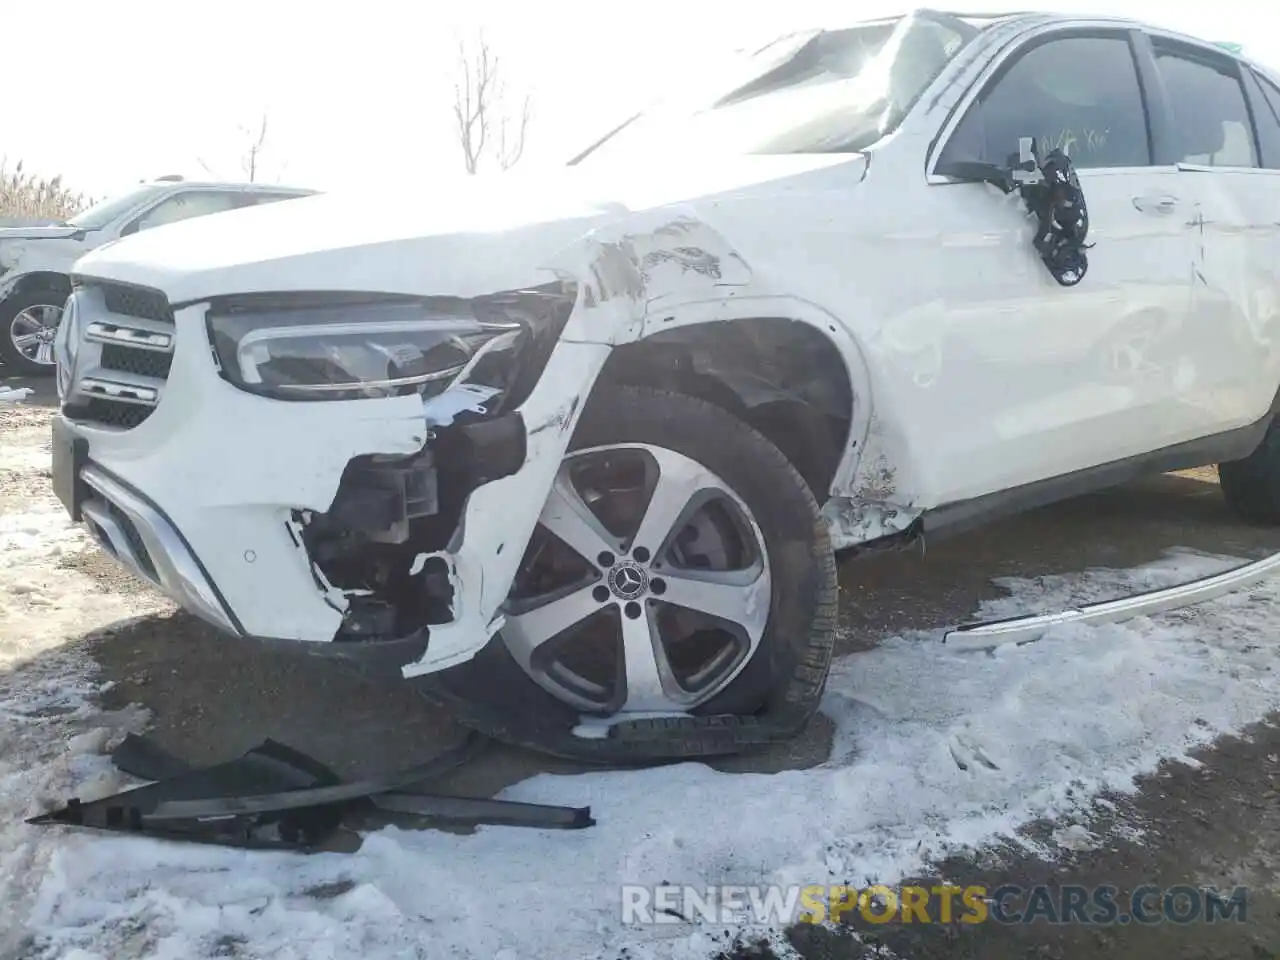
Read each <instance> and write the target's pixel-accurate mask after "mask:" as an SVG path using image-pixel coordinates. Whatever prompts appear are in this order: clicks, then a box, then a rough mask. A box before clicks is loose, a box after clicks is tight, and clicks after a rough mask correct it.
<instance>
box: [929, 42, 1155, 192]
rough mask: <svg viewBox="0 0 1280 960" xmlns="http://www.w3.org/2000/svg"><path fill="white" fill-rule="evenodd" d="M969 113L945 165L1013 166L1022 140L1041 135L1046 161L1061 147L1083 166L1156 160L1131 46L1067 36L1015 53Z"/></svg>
mask: <svg viewBox="0 0 1280 960" xmlns="http://www.w3.org/2000/svg"><path fill="white" fill-rule="evenodd" d="M1014 57H1015V58H1016V59H1014V60H1013V61H1012V63H1011V64H1009V65H1008V66H1007V67H1005V68H1003V69H1002V70H1000V71H999V72H998V73H997V74H996V79H995V81H994V83H992V84H990V85H989V86H988V87H987V89H986V90H984V91H983V93H982V95H981V96H980V97H979V98H978V99H977V100H976V101H975V102H974V103H973V104H972V105H971V106H970V107H969V110H968V112H967V113H966V114H965V116H964V118H963V119H962V120H961V121H960V125H959V126H957V127H956V130H955V133H954V134H953V135H952V137H951V139H950V141H948V143H947V147H946V149H945V151H944V152H943V157H942V162H943V163H954V162H968V163H975V162H976V163H984V164H993V165H995V166H998V167H1005V166H1007V165H1008V163H1009V158H1010V157H1011V156H1012V157H1016V156H1017V153H1018V141H1019V140H1020V139H1021V138H1023V137H1033V138H1034V139H1035V142H1036V149H1037V151H1038V152H1039V153H1040V154H1041V155H1043V154H1045V153H1048V152H1049V151H1050V150H1052V149H1054V148H1059V149H1061V150H1062V151H1063V152H1064V153H1066V154H1067V156H1069V157H1070V158H1071V160H1072V162H1073V163H1074V164H1075V165H1076V166H1077V167H1080V168H1088V167H1141V166H1147V165H1148V164H1150V162H1151V149H1150V140H1149V138H1148V135H1147V118H1146V111H1145V109H1144V107H1143V99H1142V88H1141V86H1140V84H1139V82H1138V70H1137V67H1136V65H1135V63H1134V59H1133V52H1132V50H1131V49H1130V47H1129V40H1128V38H1127V37H1125V36H1123V35H1119V34H1117V35H1115V36H1105V37H1104V36H1092V35H1090V36H1066V37H1059V38H1056V39H1052V40H1047V41H1043V42H1040V43H1037V44H1036V45H1035V46H1033V47H1031V48H1030V49H1029V50H1027V51H1026V52H1025V53H1021V54H1019V53H1015V54H1014Z"/></svg>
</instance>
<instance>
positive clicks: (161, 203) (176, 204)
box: [0, 177, 315, 376]
mask: <svg viewBox="0 0 1280 960" xmlns="http://www.w3.org/2000/svg"><path fill="white" fill-rule="evenodd" d="M314 192H315V191H313V190H304V189H300V188H296V187H282V186H278V185H265V184H258V183H246V184H239V183H197V182H192V181H184V180H181V179H180V178H176V177H168V178H161V179H159V180H155V181H152V182H149V183H143V184H142V185H140V186H138V187H137V188H135V189H133V190H130V191H129V192H128V193H125V194H122V195H120V196H115V197H110V198H108V199H107V200H104V201H102V202H101V203H98V204H96V205H94V206H92V207H90V208H89V209H88V210H85V211H84V212H83V213H78V214H76V215H75V216H74V217H72V218H71V219H70V220H68V221H67V222H66V223H55V224H50V225H45V226H18V227H0V365H3V367H4V369H5V372H6V373H8V374H10V375H13V374H25V375H33V376H41V375H44V376H48V375H51V374H52V373H53V367H54V362H53V335H54V331H56V330H57V327H58V320H59V318H60V317H61V316H62V306H63V304H64V303H65V302H66V299H67V295H68V294H69V293H70V292H71V283H70V280H69V276H70V273H71V265H72V264H73V263H75V261H76V260H77V259H78V258H79V257H81V256H83V255H84V254H86V253H88V252H89V251H90V250H93V249H95V248H97V247H100V246H102V245H103V244H104V243H109V242H110V241H112V240H115V239H117V238H119V237H127V236H129V235H130V234H132V233H137V232H138V231H139V230H147V229H150V228H152V227H158V226H161V225H162V224H166V223H174V222H176V221H178V220H185V219H187V218H189V217H199V216H204V215H205V214H210V213H219V212H221V211H224V210H234V209H237V208H239V207H245V206H253V205H255V204H259V203H271V202H273V201H275V200H286V199H289V198H292V197H300V196H306V195H308V194H311V193H314Z"/></svg>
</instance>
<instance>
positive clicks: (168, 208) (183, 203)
mask: <svg viewBox="0 0 1280 960" xmlns="http://www.w3.org/2000/svg"><path fill="white" fill-rule="evenodd" d="M235 207H236V194H235V193H234V192H233V191H231V190H207V191H199V190H188V191H184V192H182V193H176V194H174V195H173V196H172V197H168V198H167V199H165V200H161V201H160V202H159V203H157V204H156V205H155V206H154V207H152V208H151V209H150V210H148V211H147V212H146V213H144V214H143V215H142V216H140V217H139V218H138V219H137V220H135V221H134V222H133V223H132V224H130V225H129V227H127V228H126V229H125V231H124V232H125V233H134V232H136V231H138V230H150V229H151V228H152V227H161V226H164V225H165V224H166V223H177V222H178V221H179V220H190V219H191V218H192V217H203V216H206V215H208V214H211V213H222V212H223V211H225V210H233V209H235Z"/></svg>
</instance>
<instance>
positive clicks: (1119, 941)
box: [0, 371, 1280, 960]
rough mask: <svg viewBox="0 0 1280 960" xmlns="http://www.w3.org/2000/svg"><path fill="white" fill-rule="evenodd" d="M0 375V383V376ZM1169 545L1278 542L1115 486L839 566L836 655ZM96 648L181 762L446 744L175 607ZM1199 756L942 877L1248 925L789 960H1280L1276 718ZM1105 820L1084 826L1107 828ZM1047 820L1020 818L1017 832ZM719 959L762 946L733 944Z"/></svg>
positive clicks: (109, 570) (46, 400)
mask: <svg viewBox="0 0 1280 960" xmlns="http://www.w3.org/2000/svg"><path fill="white" fill-rule="evenodd" d="M2 373H3V372H2V371H0V382H6V381H4V380H3V377H2ZM9 382H12V381H9ZM28 385H32V386H36V388H37V390H38V391H39V393H38V395H37V396H36V397H33V398H32V400H31V401H29V402H28V405H29V406H39V407H43V408H45V409H51V407H52V397H51V395H50V385H49V384H48V383H47V382H45V383H30V382H28ZM27 495H31V496H45V495H46V492H45V491H43V490H41V491H34V490H33V491H25V490H11V489H3V490H0V499H3V500H10V499H15V498H16V499H20V498H23V497H25V496H27ZM0 508H2V505H0ZM1175 546H1183V547H1190V548H1195V549H1200V550H1206V551H1211V552H1214V553H1228V554H1234V555H1238V556H1247V557H1256V556H1262V555H1265V554H1267V553H1270V552H1272V551H1274V550H1277V549H1280V531H1265V530H1263V531H1260V530H1255V529H1250V528H1248V527H1245V526H1244V525H1242V524H1241V523H1239V522H1238V521H1236V520H1234V519H1233V518H1232V517H1231V516H1230V515H1229V514H1228V513H1227V512H1226V510H1225V508H1224V506H1223V504H1222V501H1221V498H1220V496H1219V491H1218V489H1217V478H1216V474H1215V473H1214V471H1212V470H1202V471H1195V472H1191V473H1187V474H1180V475H1170V476H1164V477H1158V478H1153V479H1150V480H1147V481H1143V482H1139V483H1133V484H1129V485H1127V486H1124V487H1121V488H1117V489H1114V490H1110V491H1107V492H1104V493H1100V494H1096V495H1092V496H1089V497H1084V498H1080V499H1078V500H1075V501H1072V502H1069V503H1064V504H1059V505H1056V506H1053V507H1050V508H1045V509H1042V510H1038V511H1034V512H1032V513H1029V514H1026V515H1024V516H1022V517H1019V518H1016V519H1013V520H1009V521H1006V522H1002V523H998V524H994V525H992V526H989V527H987V528H985V529H982V530H980V531H977V532H974V533H970V534H966V535H964V536H962V537H957V538H955V539H951V540H948V541H942V542H938V543H931V544H929V546H928V550H927V552H926V553H925V554H924V555H921V554H919V553H911V554H896V555H885V556H881V557H876V558H868V559H862V560H852V561H848V562H845V563H844V564H843V565H842V568H841V580H842V585H843V593H842V618H843V620H844V623H845V625H846V626H847V627H849V628H850V629H849V630H847V631H846V635H847V636H848V637H850V638H852V639H847V640H845V641H844V643H845V649H843V650H838V651H837V652H838V653H847V652H852V650H854V649H856V646H857V645H858V644H859V643H861V644H871V643H874V642H875V638H876V637H877V636H881V635H883V634H885V633H887V632H889V631H891V630H897V629H902V628H906V627H935V626H942V625H946V624H949V623H954V622H956V621H960V620H964V619H965V618H967V617H968V616H969V615H970V613H971V611H972V610H973V609H974V608H975V606H976V605H977V604H978V602H979V601H981V600H983V599H986V598H989V597H994V596H998V595H999V594H1000V591H999V590H997V588H995V587H994V586H993V585H992V584H991V580H992V578H994V577H1005V576H1018V577H1035V576H1039V575H1044V574H1053V573H1070V572H1073V571H1079V570H1082V569H1084V568H1087V567H1090V566H1108V567H1128V566H1134V565H1137V564H1141V563H1146V562H1149V561H1152V560H1155V559H1157V558H1159V557H1160V556H1161V555H1162V554H1163V552H1164V551H1165V550H1166V549H1167V548H1170V547H1175ZM66 562H68V563H74V564H76V565H77V566H78V567H79V569H81V570H83V571H84V572H86V573H89V574H90V575H92V576H93V577H94V578H95V579H97V580H99V581H100V582H101V583H103V584H104V585H110V587H111V588H112V589H113V590H119V591H137V590H142V589H145V588H144V587H142V586H140V585H139V584H137V583H136V582H134V581H133V580H131V579H130V578H128V577H127V576H125V575H123V574H121V573H120V572H118V571H117V570H116V569H115V568H114V566H113V565H112V564H110V563H108V562H107V561H106V560H105V559H104V558H101V557H99V556H97V555H96V554H93V553H90V554H86V555H84V556H82V557H75V558H70V559H68V560H67V561H66ZM1277 633H1278V634H1280V624H1278V625H1277ZM1268 639H1272V640H1274V639H1275V638H1274V637H1273V638H1268ZM94 654H95V657H96V658H97V659H98V661H99V662H100V663H101V664H102V666H103V668H104V670H105V672H106V674H107V677H108V678H109V679H111V680H113V681H115V684H116V685H115V687H114V688H113V689H112V690H111V691H110V693H109V694H108V698H109V702H108V703H106V704H105V706H107V707H118V706H123V705H125V704H128V703H132V702H137V703H141V704H143V705H145V706H146V707H147V708H149V709H150V710H151V711H152V713H153V716H154V725H153V728H152V730H151V733H152V735H153V736H155V737H156V738H157V739H158V740H159V741H160V742H161V743H162V744H163V745H165V746H167V747H169V748H170V749H172V750H174V751H175V752H177V753H179V754H180V755H183V756H186V757H188V758H190V759H192V760H194V761H203V760H214V759H217V758H222V757H227V756H230V755H233V754H235V753H238V752H240V751H242V750H244V749H245V748H247V747H249V746H252V745H253V744H254V743H257V742H259V741H261V740H262V739H263V738H264V737H267V736H270V737H273V738H275V739H278V740H281V741H284V742H286V743H289V744H292V745H294V746H297V747H299V748H301V749H303V750H306V751H308V752H310V753H313V754H314V755H316V756H317V757H319V758H321V759H323V760H324V761H326V762H328V763H330V764H331V765H332V766H333V767H334V768H335V769H337V770H339V771H340V772H342V773H346V774H356V773H359V772H361V771H375V770H379V769H386V768H388V767H393V766H403V765H408V764H410V763H414V762H417V761H420V760H422V759H425V758H427V757H430V756H432V755H434V754H436V753H438V752H440V751H441V750H442V749H445V748H446V747H447V746H449V745H450V744H452V743H454V742H456V741H457V739H458V737H459V735H460V734H459V731H458V730H457V729H456V728H455V727H454V726H453V725H452V724H451V723H450V722H449V719H448V717H447V716H445V715H443V714H442V713H440V712H439V711H437V710H435V709H433V708H431V707H430V706H428V705H426V704H425V703H423V702H422V701H420V700H419V699H417V698H416V697H415V696H413V695H412V694H411V693H410V692H409V691H408V690H406V689H405V688H403V687H394V686H392V687H382V686H377V685H374V684H372V683H370V682H368V681H366V680H364V679H362V678H360V677H358V676H356V675H354V674H353V673H351V672H349V671H347V670H346V669H344V668H342V667H339V666H336V665H333V664H330V663H327V662H322V661H319V660H312V659H308V658H305V657H299V656H287V655H282V654H280V653H276V652H271V651H264V650H261V649H256V648H254V647H252V646H250V645H247V644H243V643H231V642H228V641H227V640H226V639H224V638H222V637H220V636H218V635H216V634H215V633H214V632H213V631H212V630H210V629H209V628H206V627H205V626H203V625H202V624H201V623H199V622H198V621H195V620H193V619H192V618H190V617H188V616H186V615H184V614H181V613H170V614H165V615H160V616H156V617H151V618H149V619H146V620H143V621H142V622H140V623H137V624H136V625H132V626H128V627H126V628H123V629H120V630H117V631H116V632H114V633H113V634H111V635H109V636H107V637H105V638H104V639H102V640H101V641H99V642H98V643H97V644H96V647H95V651H94ZM829 738H830V727H829V725H828V724H827V723H825V722H823V721H822V719H821V718H819V720H818V721H816V722H815V723H814V724H813V725H812V727H811V728H810V729H809V731H808V732H807V733H806V734H805V736H803V737H802V738H800V739H799V740H797V741H796V742H794V743H792V744H790V745H788V746H786V747H785V748H779V749H777V750H775V751H773V752H771V753H769V754H766V755H763V756H760V757H754V758H751V759H750V760H743V759H738V760H735V761H733V762H726V763H723V764H721V766H724V767H728V768H735V769H752V770H766V771H769V770H778V769H785V768H788V767H795V766H804V765H809V764H814V763H818V762H821V761H822V760H823V759H824V758H825V756H826V751H827V748H828V744H829ZM1200 759H1201V760H1202V762H1203V764H1204V765H1203V766H1202V767H1200V768H1199V769H1193V768H1191V767H1188V766H1186V765H1182V764H1171V765H1168V766H1167V767H1166V768H1165V769H1163V770H1161V771H1160V772H1158V773H1157V774H1156V775H1154V776H1152V777H1150V778H1148V779H1147V780H1146V781H1145V782H1144V783H1143V784H1142V789H1141V790H1140V792H1139V793H1138V794H1137V795H1136V796H1132V797H1113V798H1111V799H1112V800H1113V801H1114V803H1115V805H1116V812H1115V814H1114V817H1113V819H1114V821H1115V823H1117V824H1136V825H1138V826H1140V827H1141V828H1142V829H1143V830H1145V831H1146V836H1145V838H1144V839H1143V841H1142V842H1141V843H1140V844H1139V843H1135V842H1132V841H1128V840H1125V839H1123V838H1122V834H1121V835H1120V836H1117V835H1116V834H1114V833H1113V834H1112V839H1111V840H1110V842H1108V843H1106V844H1105V845H1104V846H1103V847H1102V848H1100V849H1097V850H1092V851H1088V852H1083V853H1078V854H1075V855H1073V859H1071V860H1069V861H1066V862H1064V863H1056V864H1048V863H1046V862H1043V861H1040V860H1037V859H1035V858H1034V857H1032V856H1030V855H1028V854H1026V853H1025V852H1020V851H1013V850H1008V849H1004V850H991V851H984V853H983V854H982V855H980V856H976V857H973V858H969V859H966V860H963V861H955V862H950V863H946V864H941V865H939V872H940V873H942V872H945V874H946V875H947V876H948V877H950V878H951V879H952V880H953V881H956V882H960V883H964V882H966V881H969V882H981V883H985V884H986V885H987V886H988V888H994V887H996V886H998V885H1000V884H1001V883H1015V884H1018V885H1020V886H1023V887H1028V886H1031V885H1033V884H1037V883H1048V884H1064V883H1065V884H1086V885H1097V884H1112V885H1115V886H1117V887H1120V888H1121V889H1122V890H1124V889H1132V888H1134V887H1137V886H1141V885H1143V884H1145V883H1153V884H1158V885H1160V886H1163V887H1168V886H1172V885H1176V884H1183V883H1185V884H1190V885H1192V886H1197V885H1207V886H1216V887H1218V888H1219V889H1221V888H1224V887H1225V888H1228V889H1230V888H1233V887H1235V886H1237V885H1240V884H1244V885H1246V886H1248V887H1249V888H1250V894H1249V900H1248V913H1247V919H1246V920H1245V921H1244V922H1241V923H1225V924H1224V923H1218V924H1214V925H1212V926H1210V925H1192V926H1184V927H1175V926H1172V925H1169V924H1163V925H1160V926H1155V927H1145V926H1137V925H1128V926H1111V927H1107V928H1097V927H1086V926H1066V927H1064V926H1055V927H1050V926H1047V925H1044V924H1037V925H1034V926H1025V927H1013V926H999V925H996V924H992V923H988V924H983V925H981V926H976V927H975V926H968V927H961V926H960V925H954V926H950V927H948V926H942V925H933V926H923V925H910V926H899V927H896V928H893V927H891V928H884V927H874V928H873V927H870V926H869V925H867V924H865V923H862V924H861V930H860V931H859V932H858V934H857V935H856V936H855V935H854V932H853V928H852V927H851V928H850V932H849V933H848V934H842V933H833V932H831V931H828V930H824V929H822V928H813V927H804V928H798V929H796V930H794V931H792V932H791V937H790V939H791V941H792V943H793V945H794V946H795V947H796V949H797V950H798V951H799V952H800V954H801V955H802V956H804V957H807V958H815V960H817V958H824V960H828V958H829V960H843V958H858V957H867V956H898V957H901V958H911V960H924V958H935V957H936V958H982V960H1005V958H1008V960H1013V958H1036V960H1072V958H1076V957H1088V958H1100V960H1101V958H1115V960H1210V958H1215V960H1216V958H1221V960H1274V958H1277V957H1280V715H1278V716H1276V717H1272V718H1269V721H1268V722H1264V723H1262V724H1259V725H1258V726H1257V727H1256V728H1255V729H1254V730H1252V731H1250V732H1249V735H1248V736H1247V737H1246V738H1245V739H1239V740H1236V739H1233V740H1230V741H1228V742H1222V743H1219V744H1218V745H1217V746H1216V747H1215V748H1214V749H1212V750H1208V751H1205V752H1204V753H1203V754H1202V755H1201V757H1200ZM569 768H570V766H569V765H568V764H563V763H554V764H553V763H548V761H546V760H545V759H543V758H539V757H535V756H532V755H529V754H526V753H523V752H520V751H516V750H509V749H505V748H502V747H493V748H491V749H489V750H488V751H487V752H486V753H485V754H484V755H483V756H482V757H481V758H480V759H479V760H478V761H476V762H475V763H474V764H472V765H471V766H470V767H468V768H467V769H466V770H464V771H462V772H461V773H459V774H458V775H457V776H456V777H455V778H454V779H453V780H452V781H451V782H450V783H448V784H447V785H446V786H447V787H448V788H450V789H458V790H465V791H477V792H493V791H496V790H499V789H501V788H502V787H503V786H505V785H507V784H510V783H513V782H515V781H518V780H520V779H523V778H524V777H527V776H529V775H530V774H532V773H535V772H538V771H541V770H548V769H555V770H565V769H569ZM1108 826H1109V824H1106V823H1100V824H1096V825H1093V829H1094V830H1095V832H1099V831H1101V832H1105V831H1106V830H1107V828H1108ZM1047 829H1048V827H1047V825H1033V826H1032V827H1031V828H1030V831H1031V833H1032V834H1033V835H1034V834H1035V833H1036V831H1037V830H1041V831H1043V830H1047ZM883 948H887V949H888V950H889V951H891V953H886V952H885V950H884V949H883ZM724 956H726V957H730V956H741V957H748V956H755V957H769V956H772V954H771V953H769V952H767V951H765V952H761V951H757V950H753V949H750V948H749V947H744V948H743V949H741V950H739V951H738V952H737V953H734V954H725V955H724Z"/></svg>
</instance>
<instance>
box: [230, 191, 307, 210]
mask: <svg viewBox="0 0 1280 960" xmlns="http://www.w3.org/2000/svg"><path fill="white" fill-rule="evenodd" d="M297 196H299V194H296V193H266V192H265V191H257V190H255V191H252V192H248V193H245V195H244V196H243V198H241V200H240V206H242V207H258V206H261V205H262V204H264V203H275V202H276V201H278V200H292V199H294V198H295V197H297Z"/></svg>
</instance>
